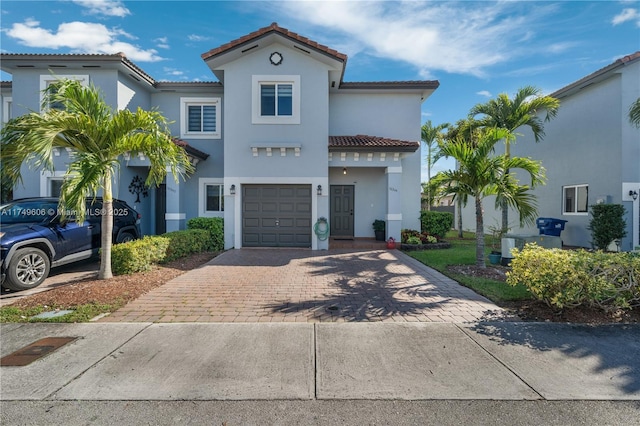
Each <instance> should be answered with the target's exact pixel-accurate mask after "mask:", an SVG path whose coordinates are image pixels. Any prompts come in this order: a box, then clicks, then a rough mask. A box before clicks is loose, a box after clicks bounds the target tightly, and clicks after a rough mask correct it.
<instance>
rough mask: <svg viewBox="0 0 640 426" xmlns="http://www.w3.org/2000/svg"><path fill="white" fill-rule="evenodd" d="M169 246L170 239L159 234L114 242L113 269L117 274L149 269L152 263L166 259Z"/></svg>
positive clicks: (112, 251)
mask: <svg viewBox="0 0 640 426" xmlns="http://www.w3.org/2000/svg"><path fill="white" fill-rule="evenodd" d="M167 247H169V239H168V238H165V237H162V236H157V235H156V236H145V237H144V238H142V239H140V240H134V241H129V242H127V243H122V244H114V245H113V246H112V247H111V269H112V271H113V273H114V274H115V275H122V274H132V273H134V272H141V271H148V270H149V269H151V265H152V264H154V263H158V262H160V261H161V260H162V259H164V257H165V255H166V252H167Z"/></svg>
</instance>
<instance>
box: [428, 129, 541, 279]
mask: <svg viewBox="0 0 640 426" xmlns="http://www.w3.org/2000/svg"><path fill="white" fill-rule="evenodd" d="M509 137H510V136H509V132H508V131H507V130H505V129H495V128H494V129H483V130H482V131H480V132H478V137H477V139H476V140H475V141H470V140H465V139H462V138H459V139H457V140H455V141H454V142H452V143H447V144H444V145H443V146H442V148H441V149H442V153H443V154H444V155H446V156H449V157H453V158H455V159H456V161H457V162H458V169H456V170H448V171H444V172H440V173H439V174H438V175H437V176H436V177H435V178H434V179H436V180H437V181H438V183H439V184H440V187H441V188H443V191H444V192H447V193H449V194H453V196H454V198H461V201H462V200H463V202H465V203H466V200H467V198H468V197H474V198H475V207H476V266H478V267H481V268H485V267H486V265H485V261H484V220H483V207H482V201H483V199H484V198H485V197H487V196H490V195H493V196H495V197H496V207H497V206H498V205H499V204H502V203H505V204H506V205H507V206H510V207H513V208H515V209H516V210H517V211H518V212H519V215H520V222H521V223H526V222H533V221H535V216H536V214H537V209H536V200H535V197H534V196H533V195H532V194H531V192H530V191H529V189H531V188H533V187H534V186H535V185H538V184H541V183H543V181H544V169H543V168H542V166H541V164H540V163H539V162H537V161H534V160H531V159H529V158H520V157H507V155H506V154H502V155H497V156H496V155H493V152H494V150H495V145H496V143H498V142H499V141H500V140H502V139H507V138H509ZM509 169H522V170H523V171H525V172H526V173H528V174H529V177H530V179H531V184H530V185H520V183H519V182H518V181H517V180H516V179H515V177H514V176H513V175H512V174H510V173H508V170H509Z"/></svg>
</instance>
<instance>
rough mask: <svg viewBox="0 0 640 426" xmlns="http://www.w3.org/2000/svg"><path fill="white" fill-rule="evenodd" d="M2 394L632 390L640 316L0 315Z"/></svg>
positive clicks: (397, 396)
mask: <svg viewBox="0 0 640 426" xmlns="http://www.w3.org/2000/svg"><path fill="white" fill-rule="evenodd" d="M0 332H1V343H2V345H1V349H0V353H1V355H2V356H6V355H8V354H10V353H12V352H14V351H16V350H18V349H20V348H23V347H24V346H26V345H28V344H30V343H32V342H34V341H36V340H38V339H41V338H44V337H61V336H69V337H77V339H76V340H75V341H73V342H71V343H68V344H67V345H65V346H63V347H61V348H60V349H58V350H56V351H54V352H53V353H51V354H49V355H47V356H45V357H43V358H41V359H39V360H37V361H35V362H33V363H31V364H29V365H27V366H24V367H7V366H3V367H2V368H1V369H0V373H1V376H0V377H1V383H0V384H1V388H0V389H1V390H0V399H1V400H2V401H27V400H34V401H64V400H73V401H89V400H91V401H153V400H155V401H182V400H186V401H214V400H216V401H224V400H227V401H228V400H384V399H386V400H391V399H393V400H636V401H637V400H640V357H638V354H639V353H640V325H614V326H599V327H593V326H583V325H569V324H551V323H516V322H491V323H482V322H481V323H475V324H447V323H402V324H392V323H347V324H344V323H343V324H328V323H316V324H308V323H304V324H284V323H280V324H274V323H270V324H229V323H209V324H204V323H185V324H152V323H135V324H133V323H89V324H42V323H40V324H3V325H2V326H1V327H0Z"/></svg>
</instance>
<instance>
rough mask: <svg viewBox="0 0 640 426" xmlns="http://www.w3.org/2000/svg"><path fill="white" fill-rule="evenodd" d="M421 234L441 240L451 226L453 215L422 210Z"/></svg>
mask: <svg viewBox="0 0 640 426" xmlns="http://www.w3.org/2000/svg"><path fill="white" fill-rule="evenodd" d="M420 224H421V227H422V229H421V230H422V232H425V233H427V234H428V235H433V236H434V237H436V238H437V239H438V241H440V240H442V239H443V238H444V236H445V235H446V234H447V232H449V231H450V230H451V228H452V226H453V215H452V214H451V213H449V212H436V211H428V210H423V211H421V212H420Z"/></svg>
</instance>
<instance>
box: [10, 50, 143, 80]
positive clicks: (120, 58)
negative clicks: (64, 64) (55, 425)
mask: <svg viewBox="0 0 640 426" xmlns="http://www.w3.org/2000/svg"><path fill="white" fill-rule="evenodd" d="M0 56H1V57H2V59H3V60H9V59H26V58H33V59H42V60H45V61H56V60H57V61H83V60H84V61H93V60H96V59H98V60H111V61H117V62H121V63H122V64H123V65H124V66H126V67H127V68H129V69H130V70H131V71H134V72H135V73H136V74H138V75H139V76H140V77H142V78H143V79H144V80H146V81H147V82H148V83H150V84H154V83H155V80H154V79H153V77H151V76H150V75H149V74H147V73H146V72H145V71H144V70H143V69H142V68H140V67H139V66H137V65H136V64H134V63H133V62H131V60H129V58H127V56H126V55H125V54H124V53H122V52H119V53H113V54H105V53H51V54H50V53H2V54H0Z"/></svg>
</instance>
